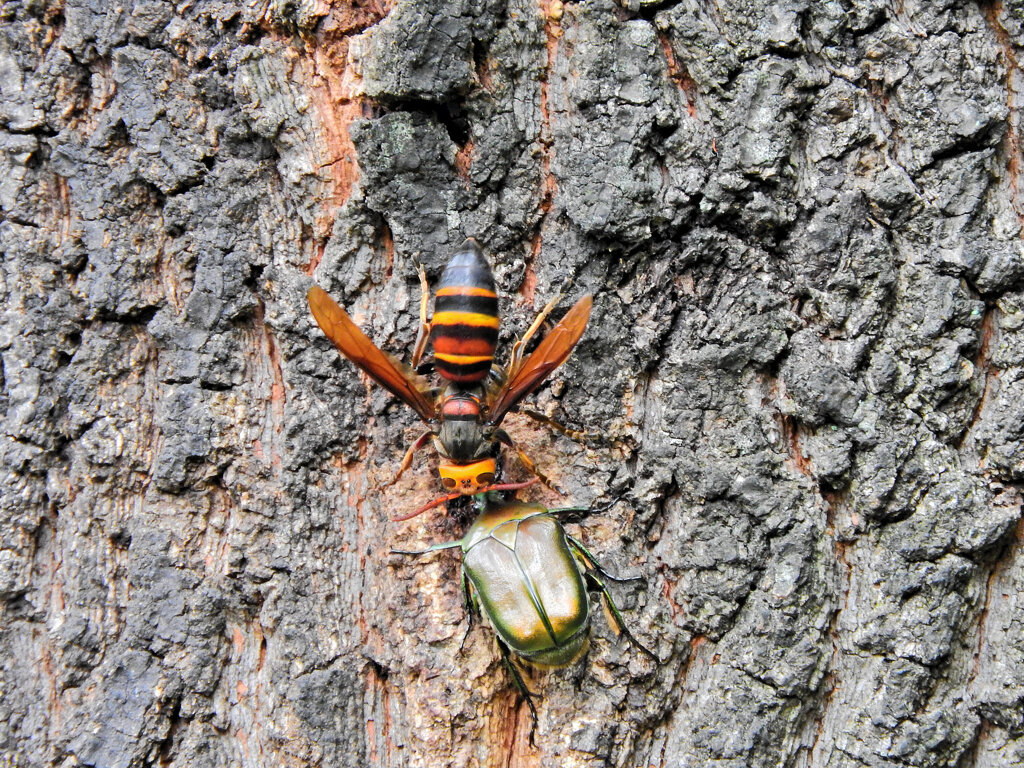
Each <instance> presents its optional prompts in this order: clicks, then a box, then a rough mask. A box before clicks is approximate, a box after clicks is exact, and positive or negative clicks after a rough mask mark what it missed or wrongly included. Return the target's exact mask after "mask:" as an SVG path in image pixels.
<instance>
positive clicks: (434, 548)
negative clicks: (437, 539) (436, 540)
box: [391, 539, 462, 555]
mask: <svg viewBox="0 0 1024 768" xmlns="http://www.w3.org/2000/svg"><path fill="white" fill-rule="evenodd" d="M461 546H462V539H459V540H458V541H446V542H444V543H443V544H432V545H431V546H429V547H427V548H426V549H392V550H391V554H392V555H429V554H430V553H431V552H440V551H441V550H442V549H454V548H455V547H461Z"/></svg>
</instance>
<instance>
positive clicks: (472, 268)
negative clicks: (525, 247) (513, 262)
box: [431, 238, 498, 384]
mask: <svg viewBox="0 0 1024 768" xmlns="http://www.w3.org/2000/svg"><path fill="white" fill-rule="evenodd" d="M432 326H433V330H432V332H431V333H432V339H433V343H434V364H435V367H436V368H437V372H438V373H439V374H441V376H443V377H444V378H446V379H448V380H449V381H454V382H458V383H460V384H463V383H472V382H476V381H480V380H481V379H483V378H484V377H485V376H487V372H488V371H490V370H491V363H493V362H494V348H495V347H496V346H497V344H498V294H497V293H496V292H495V290H494V275H493V274H491V267H490V265H489V264H488V263H487V259H486V258H484V254H483V251H481V250H480V246H478V245H477V244H476V241H475V240H473V239H472V238H469V239H468V240H466V241H465V242H464V243H463V244H462V245H460V246H459V249H458V250H457V251H456V252H455V255H454V256H452V258H451V261H449V262H448V266H447V267H445V269H444V273H443V274H442V275H441V282H440V284H439V285H438V288H437V294H436V299H435V301H434V317H433V320H432Z"/></svg>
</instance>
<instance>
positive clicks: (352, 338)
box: [306, 285, 436, 421]
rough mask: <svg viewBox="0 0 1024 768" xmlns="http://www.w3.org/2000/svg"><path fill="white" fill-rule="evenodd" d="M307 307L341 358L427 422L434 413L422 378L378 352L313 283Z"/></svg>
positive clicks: (340, 309)
mask: <svg viewBox="0 0 1024 768" xmlns="http://www.w3.org/2000/svg"><path fill="white" fill-rule="evenodd" d="M306 298H307V299H309V309H310V311H312V313H313V317H314V318H315V319H316V322H317V325H319V326H320V328H322V329H323V332H324V333H325V334H327V338H329V339H330V340H331V341H332V342H334V346H336V347H337V348H338V351H339V352H341V354H343V355H344V356H345V357H347V358H348V359H349V360H351V361H352V362H353V363H355V364H356V365H358V366H359V367H360V368H362V369H363V370H364V371H366V373H367V374H369V376H370V378H372V379H373V380H374V381H376V382H377V383H378V384H380V385H381V386H382V387H384V388H385V389H386V390H388V392H391V393H392V394H393V395H395V396H397V397H399V398H401V399H402V400H404V401H405V402H406V403H407V404H408V405H409V406H410V407H411V408H412V409H413V410H414V411H416V413H418V414H419V415H420V418H422V419H423V420H424V421H431V420H432V419H433V418H434V416H435V415H436V409H435V408H434V402H433V400H432V399H431V398H430V397H428V395H427V394H426V393H427V392H428V391H429V386H428V385H427V383H426V382H425V381H424V380H423V378H422V377H420V376H417V375H416V373H415V372H414V371H413V370H412V369H411V368H409V366H407V365H405V364H403V363H401V362H399V361H398V360H396V359H395V358H394V357H392V356H391V355H389V354H387V353H386V352H382V351H381V350H380V349H378V348H377V347H376V345H374V343H373V342H372V341H370V339H369V338H368V337H367V336H366V334H365V333H363V332H362V331H361V330H359V327H358V326H357V325H356V324H355V323H354V322H352V318H351V317H349V316H348V312H346V311H345V310H344V309H342V308H341V307H340V306H338V303H337V302H336V301H335V300H334V299H332V298H331V297H330V296H328V295H327V292H326V291H325V290H324V289H323V288H320V287H319V286H316V285H314V286H313V287H312V288H310V289H309V293H307V294H306Z"/></svg>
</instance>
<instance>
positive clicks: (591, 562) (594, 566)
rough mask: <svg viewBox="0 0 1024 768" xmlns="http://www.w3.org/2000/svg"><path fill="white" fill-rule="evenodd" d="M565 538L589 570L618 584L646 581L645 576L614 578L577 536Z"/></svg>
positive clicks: (567, 534) (568, 535)
mask: <svg viewBox="0 0 1024 768" xmlns="http://www.w3.org/2000/svg"><path fill="white" fill-rule="evenodd" d="M550 511H552V512H566V511H570V512H571V511H575V510H573V509H572V508H571V507H570V508H569V509H567V510H562V509H558V510H550ZM565 538H566V539H568V540H569V542H570V543H571V544H572V546H573V548H574V549H575V550H576V551H577V552H579V553H580V554H581V555H582V556H583V559H584V560H586V561H587V564H588V566H589V570H592V571H597V572H598V573H599V574H601V575H602V576H603V577H604V578H606V579H608V580H610V581H618V582H626V581H643V580H644V577H643V576H625V577H623V576H613V575H612V574H610V573H608V571H606V570H605V569H604V568H602V567H601V564H600V563H599V562H598V561H597V558H595V557H594V556H593V555H592V554H591V553H590V550H589V549H587V548H586V547H585V546H583V542H582V541H580V540H579V539H577V538H576V537H575V536H573V535H571V534H569V533H566V534H565Z"/></svg>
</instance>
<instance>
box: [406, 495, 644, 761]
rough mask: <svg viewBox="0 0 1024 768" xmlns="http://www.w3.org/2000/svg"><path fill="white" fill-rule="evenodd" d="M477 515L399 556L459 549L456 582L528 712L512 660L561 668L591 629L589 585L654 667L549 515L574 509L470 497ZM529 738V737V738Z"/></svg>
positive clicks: (579, 550)
mask: <svg viewBox="0 0 1024 768" xmlns="http://www.w3.org/2000/svg"><path fill="white" fill-rule="evenodd" d="M475 500H476V503H477V505H478V509H480V514H479V516H478V517H477V519H476V520H475V521H474V522H473V524H472V525H471V526H470V528H469V530H468V531H467V532H466V535H465V536H463V537H462V539H460V540H458V541H452V542H447V543H445V544H435V545H434V546H432V547H430V548H428V549H425V550H422V551H419V552H408V551H402V550H395V552H396V553H400V554H425V553H427V552H436V551H438V550H442V549H453V548H455V547H459V548H461V549H462V580H463V589H464V590H465V594H466V600H467V603H468V604H469V607H470V608H472V607H474V606H475V607H477V608H478V609H479V610H480V611H481V612H482V613H483V614H484V615H485V616H486V617H487V620H488V621H489V622H490V624H491V626H492V627H493V628H494V631H495V632H496V633H497V635H498V638H497V639H498V648H499V649H500V650H501V653H502V658H503V660H504V662H505V666H506V667H507V668H508V670H509V672H510V674H511V675H512V678H513V680H514V681H515V684H516V687H517V688H518V689H519V691H520V692H521V693H522V694H523V696H524V698H525V699H526V702H527V704H528V705H529V707H530V712H531V713H532V715H533V720H534V727H536V722H537V710H536V708H535V707H534V704H533V699H532V697H531V695H530V692H529V690H528V689H527V687H526V684H525V682H524V681H523V678H522V675H521V674H520V672H519V670H518V669H517V668H516V666H515V665H514V664H513V663H512V662H511V660H510V656H516V657H518V658H519V659H521V660H522V661H525V662H528V663H530V664H535V665H539V666H544V667H562V666H565V665H567V664H571V663H572V662H573V661H575V660H576V659H578V658H579V657H580V656H581V655H582V654H583V652H584V651H585V650H586V648H587V643H588V639H589V629H590V596H589V594H588V587H589V588H593V589H597V590H600V592H601V594H602V596H603V598H604V600H605V604H606V606H607V608H608V614H609V616H610V618H611V620H612V621H613V622H614V624H615V625H616V627H617V629H618V630H619V631H620V632H621V633H622V634H624V635H625V636H626V637H627V638H629V640H630V641H631V642H633V644H634V645H636V646H637V647H638V648H639V649H640V650H642V651H643V652H644V653H646V654H647V655H648V656H650V657H651V658H652V659H653V660H654V661H655V662H657V661H658V658H657V656H655V655H654V653H652V652H651V651H650V650H648V649H647V648H645V647H644V646H643V645H641V644H640V643H639V642H638V641H637V640H636V638H634V637H633V635H632V634H631V633H630V631H629V630H628V629H627V628H626V624H625V622H624V621H623V618H622V614H621V613H620V612H619V609H618V608H617V607H616V606H615V603H614V602H613V601H612V598H611V595H610V594H609V592H608V588H607V587H606V586H605V584H604V581H603V580H602V577H604V578H607V579H611V580H614V581H627V580H632V579H615V578H614V577H612V576H610V575H609V574H608V573H607V572H605V571H604V570H603V569H602V568H601V567H600V565H598V563H597V561H596V560H595V559H594V556H593V555H591V554H590V552H588V551H587V549H586V547H584V546H583V544H582V543H581V542H580V541H578V540H577V539H575V538H573V537H572V536H571V535H569V534H568V533H566V531H565V528H563V527H562V524H561V523H560V522H559V521H558V518H557V517H556V516H555V515H557V514H558V513H563V512H579V511H582V510H580V509H578V508H570V509H557V510H554V509H547V508H546V507H544V506H541V505H540V504H530V503H526V502H522V501H517V500H511V501H501V500H500V496H499V494H497V493H489V494H480V495H479V496H477V497H475ZM532 738H533V734H532V733H531V741H532Z"/></svg>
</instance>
